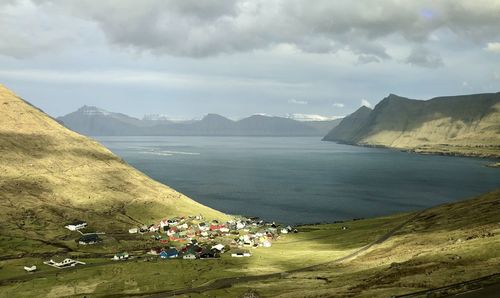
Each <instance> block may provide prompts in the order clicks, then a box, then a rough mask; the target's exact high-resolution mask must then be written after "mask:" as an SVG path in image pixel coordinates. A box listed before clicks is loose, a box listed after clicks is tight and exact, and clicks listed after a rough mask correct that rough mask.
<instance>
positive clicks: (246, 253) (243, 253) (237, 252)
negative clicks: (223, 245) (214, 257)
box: [231, 249, 252, 258]
mask: <svg viewBox="0 0 500 298" xmlns="http://www.w3.org/2000/svg"><path fill="white" fill-rule="evenodd" d="M250 256H252V254H251V253H250V252H249V251H248V250H242V249H237V250H234V251H231V257H233V258H243V257H250Z"/></svg>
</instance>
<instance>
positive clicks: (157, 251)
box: [148, 248, 162, 256]
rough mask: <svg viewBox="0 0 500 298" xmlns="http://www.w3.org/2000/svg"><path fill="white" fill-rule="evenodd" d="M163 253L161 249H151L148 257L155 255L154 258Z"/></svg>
mask: <svg viewBox="0 0 500 298" xmlns="http://www.w3.org/2000/svg"><path fill="white" fill-rule="evenodd" d="M161 252H162V250H161V248H151V249H150V250H149V251H148V255H154V256H157V255H159V254H160V253H161Z"/></svg>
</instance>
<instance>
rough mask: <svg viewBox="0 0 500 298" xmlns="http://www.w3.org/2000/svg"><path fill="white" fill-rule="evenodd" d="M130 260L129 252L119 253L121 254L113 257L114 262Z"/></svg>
mask: <svg viewBox="0 0 500 298" xmlns="http://www.w3.org/2000/svg"><path fill="white" fill-rule="evenodd" d="M128 258H129V254H128V252H119V253H117V254H115V256H114V257H113V260H114V261H121V260H128Z"/></svg>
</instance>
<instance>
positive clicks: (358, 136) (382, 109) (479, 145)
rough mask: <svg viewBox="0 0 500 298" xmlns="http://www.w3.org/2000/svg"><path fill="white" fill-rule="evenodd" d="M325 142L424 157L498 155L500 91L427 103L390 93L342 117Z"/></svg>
mask: <svg viewBox="0 0 500 298" xmlns="http://www.w3.org/2000/svg"><path fill="white" fill-rule="evenodd" d="M324 140H327V141H337V142H345V143H350V144H357V145H367V146H384V147H391V148H399V149H406V150H413V151H417V152H422V153H426V152H428V153H443V154H463V155H474V156H500V93H488V94H475V95H462V96H450V97H437V98H433V99H430V100H427V101H422V100H413V99H408V98H404V97H399V96H396V95H393V94H391V95H389V96H388V97H386V98H384V99H383V100H382V101H381V102H380V103H379V104H378V105H377V106H375V108H374V109H373V111H367V109H365V108H361V109H360V110H358V111H357V112H355V113H354V114H352V115H351V116H349V117H346V119H344V120H343V121H342V122H341V123H340V124H339V126H337V127H336V128H334V129H333V130H332V131H331V132H330V133H329V134H328V135H327V136H326V137H325V138H324Z"/></svg>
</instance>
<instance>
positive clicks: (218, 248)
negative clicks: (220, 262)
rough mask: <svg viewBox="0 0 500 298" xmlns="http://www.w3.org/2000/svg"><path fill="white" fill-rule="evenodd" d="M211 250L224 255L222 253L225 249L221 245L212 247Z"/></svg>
mask: <svg viewBox="0 0 500 298" xmlns="http://www.w3.org/2000/svg"><path fill="white" fill-rule="evenodd" d="M212 249H215V250H217V251H218V252H219V253H224V251H225V247H224V245H223V244H217V245H214V246H212Z"/></svg>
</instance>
